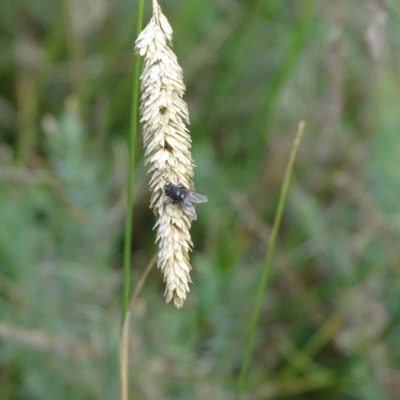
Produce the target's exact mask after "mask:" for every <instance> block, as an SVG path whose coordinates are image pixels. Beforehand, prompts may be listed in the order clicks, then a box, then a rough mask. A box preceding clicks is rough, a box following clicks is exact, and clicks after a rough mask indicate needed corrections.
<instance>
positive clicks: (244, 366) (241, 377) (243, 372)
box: [235, 121, 305, 400]
mask: <svg viewBox="0 0 400 400" xmlns="http://www.w3.org/2000/svg"><path fill="white" fill-rule="evenodd" d="M304 126H305V123H304V121H301V122H300V124H299V128H298V130H297V134H296V137H295V139H294V142H293V146H292V150H291V153H290V156H289V161H288V163H287V166H286V171H285V176H284V179H283V185H282V189H281V192H280V195H279V202H278V207H277V210H276V213H275V219H274V225H273V227H272V232H271V236H270V239H269V243H268V248H267V254H266V257H265V264H264V268H263V271H262V276H261V281H260V286H259V287H258V291H257V295H256V303H255V306H254V309H253V315H252V318H251V323H250V328H249V336H248V339H247V343H246V348H245V352H244V359H243V363H242V367H241V369H240V374H239V379H238V382H237V386H236V395H235V399H237V400H238V399H239V398H240V395H241V393H242V390H243V385H244V381H245V378H246V373H247V370H248V367H249V363H250V358H251V352H252V349H253V345H254V337H255V333H256V329H257V324H258V319H259V316H260V309H261V304H262V299H263V296H264V292H265V288H266V286H267V283H268V278H269V275H270V270H271V260H272V255H273V252H274V247H275V242H276V238H277V235H278V230H279V226H280V223H281V219H282V213H283V208H284V205H285V201H286V197H287V193H288V189H289V184H290V179H291V176H292V170H293V165H294V161H295V159H296V154H297V150H298V148H299V145H300V141H301V137H302V135H303V131H304Z"/></svg>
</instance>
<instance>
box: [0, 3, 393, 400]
mask: <svg viewBox="0 0 400 400" xmlns="http://www.w3.org/2000/svg"><path fill="white" fill-rule="evenodd" d="M383 3H384V4H383ZM382 4H383V6H382ZM161 6H162V8H163V11H164V13H165V15H167V17H168V18H169V21H170V23H171V25H172V27H173V29H174V50H175V52H176V53H177V55H178V57H179V60H180V62H181V65H182V67H183V70H184V73H185V81H186V83H187V87H188V90H187V95H186V97H185V100H186V101H187V102H188V104H189V109H190V113H191V122H192V125H191V126H190V129H191V133H192V137H193V156H194V160H195V162H196V165H197V168H196V170H195V173H196V176H195V183H196V187H197V189H198V190H199V191H201V192H204V193H205V194H207V196H208V198H209V202H208V203H207V204H206V205H203V206H201V207H199V208H198V216H199V219H198V221H196V222H195V223H194V224H193V227H192V235H193V241H194V244H195V248H194V252H193V255H192V257H193V266H194V268H195V270H194V271H193V273H192V279H193V285H192V286H191V293H190V295H189V298H188V300H187V303H186V304H185V306H184V308H183V309H182V310H176V309H175V308H174V307H173V306H172V305H164V301H163V283H162V281H161V274H160V273H159V271H156V270H154V271H153V272H152V274H151V275H150V277H149V279H148V281H147V282H146V284H145V287H144V289H143V291H142V293H141V294H140V296H139V298H138V300H137V302H136V304H135V307H134V310H133V311H132V323H131V338H130V339H131V343H130V345H131V346H130V348H131V353H130V373H131V379H130V381H131V393H132V395H131V398H132V399H197V398H199V399H200V398H201V399H204V398H206V399H207V398H208V399H217V400H219V399H231V398H232V397H233V390H234V388H235V385H236V382H237V379H238V374H239V370H240V366H241V363H242V357H243V349H244V345H245V342H246V337H247V332H248V327H249V323H250V315H251V311H252V309H253V307H254V302H255V291H256V288H257V287H258V282H259V279H260V274H261V268H262V265H263V262H264V258H265V252H266V245H267V243H268V238H269V235H270V232H271V226H272V221H273V216H274V213H275V210H276V205H277V200H278V194H279V189H280V187H281V183H282V179H283V173H284V168H285V163H286V161H287V157H288V154H289V151H290V146H291V141H292V138H293V135H294V133H295V131H296V127H297V124H298V121H299V120H300V119H305V120H306V122H307V130H306V134H305V136H304V139H303V143H302V146H301V148H300V150H299V156H298V160H297V161H296V166H295V171H294V174H295V183H294V184H293V185H292V186H291V188H290V190H289V198H288V205H287V208H286V210H285V211H284V215H283V220H282V230H281V231H280V235H279V236H278V240H277V243H276V250H275V253H274V258H273V260H272V269H271V276H270V287H269V289H268V291H267V293H266V294H265V296H264V299H263V304H262V307H261V315H260V323H259V326H258V330H257V332H256V336H255V343H256V347H255V352H254V358H253V359H252V361H251V364H250V369H249V377H248V382H247V385H246V387H245V393H246V396H247V398H250V399H278V398H279V399H290V400H302V399H338V400H348V399H357V400H369V399H371V400H375V399H382V400H392V399H397V398H399V397H400V389H399V385H398V383H397V381H398V368H397V366H398V365H399V362H400V351H399V350H397V349H398V348H399V345H400V342H399V337H400V336H399V329H400V308H399V305H398V293H399V291H400V287H399V286H400V284H399V282H400V280H399V279H398V275H399V265H398V260H399V259H400V251H399V246H398V242H399V240H398V238H399V231H400V217H399V215H400V214H399V211H398V210H399V207H398V204H399V199H400V189H399V184H398V183H399V180H400V172H399V171H400V170H399V168H398V160H399V157H400V145H399V143H400V142H399V140H398V136H399V135H398V129H399V124H400V121H399V115H400V114H399V112H398V110H399V105H400V97H399V93H400V87H399V79H398V65H399V64H400V59H399V58H400V57H399V54H400V39H399V37H400V36H399V34H398V33H399V32H400V5H399V2H398V1H397V0H388V1H386V2H380V1H377V0H376V1H375V0H367V1H359V0H358V1H351V2H339V1H337V2H336V1H329V2H316V1H309V0H299V1H296V2H284V1H278V0H270V1H218V2H215V1H198V0H192V1H184V2H176V1H175V2H162V1H161ZM82 7H83V8H82ZM382 7H384V8H382ZM149 11H150V3H149V2H146V4H145V21H147V18H148V16H149ZM135 21H136V4H133V3H132V2H128V1H126V0H119V1H115V2H106V1H104V0H97V1H93V0H85V1H77V2H75V1H71V0H62V1H60V2H49V1H45V0H40V1H35V2H12V1H2V2H0V27H1V28H0V45H1V48H2V51H1V54H0V87H1V90H0V388H1V389H0V400H3V399H4V400H6V399H7V400H8V399H13V400H14V399H15V400H25V399H26V400H27V399H32V400H36V399H38V400H39V399H40V400H47V399H48V400H50V399H74V400H75V399H88V398H93V399H115V398H117V396H118V395H117V393H118V366H117V365H118V364H117V355H118V331H119V324H120V306H121V304H120V301H121V295H120V292H121V282H122V268H121V267H122V258H123V254H122V253H123V251H122V238H123V230H124V228H123V220H124V216H125V213H126V209H125V181H126V173H127V166H128V157H127V152H126V146H125V138H126V137H127V135H128V131H129V123H130V113H131V91H132V85H131V82H132V65H133V64H132V62H133V52H132V47H133V43H134V40H135V35H136V34H135V28H136V27H135ZM382 21H383V22H382ZM382 24H383V25H382ZM382 26H383V29H382ZM371 38H372V39H371ZM374 46H375V47H374ZM376 46H377V47H376ZM376 49H378V51H380V53H374V51H375V52H376ZM373 54H378V56H377V57H374V56H373ZM136 147H137V148H138V149H140V148H141V142H140V135H139V137H138V138H137V146H136ZM135 176H136V178H135V192H134V199H133V203H134V217H133V224H134V234H133V241H132V250H133V251H132V262H133V268H132V275H133V276H132V278H133V279H132V280H133V285H134V284H135V282H136V281H137V280H138V277H139V276H140V273H141V272H142V271H143V270H144V268H145V266H146V265H147V263H148V262H149V260H150V259H151V257H152V255H153V254H154V253H155V251H156V245H155V244H154V239H155V237H154V231H152V227H153V226H154V223H155V220H154V216H153V215H152V214H151V212H150V211H149V210H148V199H149V196H148V189H147V177H146V175H145V171H144V169H143V167H142V156H141V153H140V152H139V151H138V152H137V159H136V168H135Z"/></svg>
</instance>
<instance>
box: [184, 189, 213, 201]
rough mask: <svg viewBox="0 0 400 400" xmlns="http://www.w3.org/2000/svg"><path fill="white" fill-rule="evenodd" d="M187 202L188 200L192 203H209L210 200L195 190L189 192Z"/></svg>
mask: <svg viewBox="0 0 400 400" xmlns="http://www.w3.org/2000/svg"><path fill="white" fill-rule="evenodd" d="M185 200H188V201H190V202H192V203H205V202H206V201H208V198H207V196H206V195H204V194H201V193H199V192H196V191H194V190H190V191H188V192H187V196H186V199H185Z"/></svg>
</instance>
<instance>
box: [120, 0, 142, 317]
mask: <svg viewBox="0 0 400 400" xmlns="http://www.w3.org/2000/svg"><path fill="white" fill-rule="evenodd" d="M143 3H144V0H139V1H138V11H137V22H136V26H137V30H136V31H137V36H139V34H140V32H141V31H142V24H143ZM139 76H140V57H139V55H136V56H135V61H134V67H133V83H132V109H131V128H130V132H129V138H128V151H129V171H128V182H127V185H126V190H127V201H126V219H125V242H124V282H123V294H122V296H123V297H122V316H123V317H124V316H125V314H126V313H127V311H128V306H129V297H130V279H131V276H130V274H131V243H132V217H133V207H132V203H133V179H134V168H135V143H136V133H137V125H138V110H139V86H140V84H139Z"/></svg>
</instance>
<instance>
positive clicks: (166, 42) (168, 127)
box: [135, 0, 193, 308]
mask: <svg viewBox="0 0 400 400" xmlns="http://www.w3.org/2000/svg"><path fill="white" fill-rule="evenodd" d="M171 40H172V28H171V26H170V24H169V23H168V21H167V18H166V17H165V16H164V15H163V14H162V11H161V8H160V6H159V5H158V3H157V1H156V0H153V17H152V18H151V20H150V22H149V24H148V25H147V26H146V28H145V29H144V30H143V31H142V32H141V34H140V35H139V37H138V39H137V40H136V44H135V50H136V52H137V53H139V54H140V55H141V56H142V57H143V58H144V62H143V67H142V74H141V77H140V81H141V86H140V100H141V106H140V115H141V119H140V122H141V123H142V124H143V145H144V149H145V165H148V167H149V170H148V173H149V174H151V178H150V184H149V185H150V191H151V192H152V194H151V204H150V207H151V208H152V209H153V211H154V213H155V215H156V216H157V217H158V220H157V223H156V227H157V238H156V242H158V245H159V253H158V260H157V264H158V267H159V268H160V269H161V270H162V272H163V274H164V281H165V283H166V288H165V298H166V301H167V302H169V301H171V299H173V300H174V303H175V305H176V306H177V307H178V308H180V307H182V305H183V303H184V300H185V299H186V294H187V293H188V292H189V282H191V280H190V270H191V268H192V267H191V265H190V261H189V251H190V250H191V247H192V246H193V243H192V241H191V238H190V233H189V229H190V226H191V219H190V218H189V217H188V216H187V215H186V214H185V213H184V212H183V210H182V208H181V207H178V206H177V204H176V202H175V201H171V199H170V198H169V197H168V196H167V195H166V193H165V186H166V185H168V184H172V185H181V186H182V187H184V188H187V189H188V190H190V189H193V182H192V180H191V178H192V177H193V160H192V156H191V153H190V147H191V137H190V135H189V131H188V129H187V127H186V125H187V124H189V113H188V107H187V105H186V103H185V102H184V101H183V100H182V96H183V94H184V93H185V89H186V88H185V85H184V83H183V71H182V68H181V67H180V66H179V64H178V61H177V57H176V55H175V54H174V53H173V51H172V50H171V48H170V47H169V46H171Z"/></svg>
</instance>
